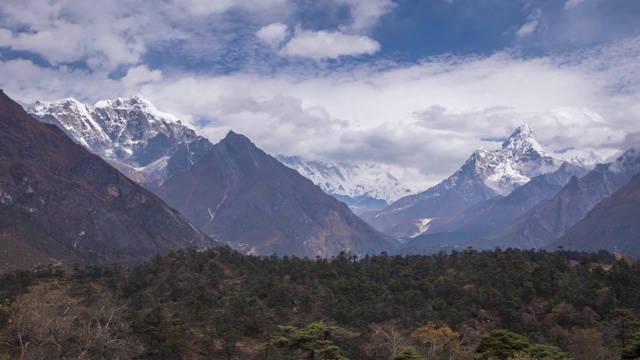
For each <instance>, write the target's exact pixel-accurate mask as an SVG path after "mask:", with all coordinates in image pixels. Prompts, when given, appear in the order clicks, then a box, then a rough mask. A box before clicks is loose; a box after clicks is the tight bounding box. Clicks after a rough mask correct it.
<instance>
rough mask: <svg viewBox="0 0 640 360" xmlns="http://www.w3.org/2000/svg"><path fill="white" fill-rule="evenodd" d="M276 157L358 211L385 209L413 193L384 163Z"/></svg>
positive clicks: (358, 212) (355, 211)
mask: <svg viewBox="0 0 640 360" xmlns="http://www.w3.org/2000/svg"><path fill="white" fill-rule="evenodd" d="M276 159H278V160H279V161H280V162H282V163H283V164H285V165H287V166H288V167H290V168H292V169H294V170H296V171H297V172H299V173H300V174H301V175H302V176H304V177H306V178H307V179H309V180H311V181H312V182H313V183H314V184H316V185H318V186H319V187H320V188H321V189H322V190H323V191H324V192H325V193H327V194H329V195H331V196H333V197H335V198H336V199H338V200H340V201H342V202H344V203H345V204H347V205H349V207H350V208H351V210H352V211H353V212H354V213H356V214H363V213H366V212H371V211H379V210H382V209H383V208H385V207H387V206H389V204H391V203H392V202H394V201H396V200H398V199H399V198H401V197H403V196H407V195H409V194H411V190H409V188H408V187H406V186H404V185H403V184H402V183H401V182H400V181H399V180H398V179H397V178H395V177H394V176H393V175H391V173H389V171H388V170H387V169H385V168H384V167H382V166H381V165H376V164H347V163H337V164H333V163H328V162H323V161H310V160H305V159H303V158H301V157H299V156H277V157H276Z"/></svg>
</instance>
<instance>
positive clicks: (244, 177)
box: [158, 132, 390, 258]
mask: <svg viewBox="0 0 640 360" xmlns="http://www.w3.org/2000/svg"><path fill="white" fill-rule="evenodd" d="M158 194H160V196H161V197H162V198H164V199H165V200H166V201H167V203H169V204H171V205H172V206H174V207H175V208H176V209H178V210H179V211H180V212H181V213H182V214H184V215H185V216H186V217H187V218H189V219H191V221H193V223H194V224H195V225H196V226H198V227H199V228H200V229H202V230H203V231H204V232H205V233H207V234H209V235H211V236H214V237H215V238H216V239H219V240H221V241H223V242H225V243H228V244H230V245H231V246H233V247H234V248H237V249H240V250H243V251H245V252H248V253H256V254H262V255H271V254H273V253H278V254H281V255H282V254H289V255H298V256H309V257H311V258H313V257H315V256H323V257H330V256H334V255H337V254H338V253H340V252H341V251H346V252H352V253H354V254H366V253H369V254H373V253H379V252H381V251H387V250H389V248H390V244H389V242H388V241H387V240H386V239H385V238H384V236H383V235H382V234H380V233H378V232H377V231H375V230H374V229H373V228H372V227H371V226H369V225H368V224H366V223H365V222H364V221H362V220H361V219H360V218H358V217H357V216H355V215H353V213H352V212H351V211H350V210H349V208H348V207H347V206H346V205H344V204H342V203H340V202H338V201H337V200H335V199H334V198H332V197H331V196H329V195H327V194H325V193H324V192H323V191H322V190H321V189H320V188H319V187H317V186H315V185H314V184H313V183H312V182H311V181H310V180H308V179H306V178H304V177H303V176H302V175H300V174H299V173H298V172H296V171H295V170H293V169H290V168H288V167H286V166H285V165H283V164H282V163H280V162H279V161H278V160H276V159H274V158H273V157H271V156H269V155H267V154H266V153H264V152H263V151H262V150H260V149H258V148H257V147H256V146H255V145H254V144H253V143H251V141H249V139H247V138H246V137H244V136H242V135H238V134H235V133H233V132H230V133H229V134H228V135H227V136H226V137H225V138H224V139H223V140H222V141H220V143H218V144H216V145H214V147H213V149H212V150H211V151H210V152H209V153H208V154H207V155H205V156H204V157H203V158H202V160H200V161H199V162H198V163H196V164H195V165H194V166H193V167H192V168H191V169H189V170H188V171H186V172H182V173H178V174H176V175H175V176H173V177H172V178H170V179H169V180H167V181H166V182H165V183H164V184H162V185H161V186H160V187H159V188H158Z"/></svg>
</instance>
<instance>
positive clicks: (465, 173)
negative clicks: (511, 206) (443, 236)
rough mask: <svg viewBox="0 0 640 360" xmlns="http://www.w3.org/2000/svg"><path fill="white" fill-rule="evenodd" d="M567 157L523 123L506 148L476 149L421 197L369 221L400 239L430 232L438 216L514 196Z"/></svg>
mask: <svg viewBox="0 0 640 360" xmlns="http://www.w3.org/2000/svg"><path fill="white" fill-rule="evenodd" d="M562 164H564V161H562V160H558V159H555V158H553V157H551V156H549V155H547V154H546V153H545V152H544V150H542V147H541V146H540V144H538V142H537V141H536V140H535V138H534V136H533V131H532V130H531V127H529V126H528V125H522V126H520V127H518V128H517V129H516V130H515V131H514V132H513V134H512V135H511V136H510V137H509V139H508V140H507V141H505V142H504V143H503V144H502V149H499V150H495V151H489V150H485V149H479V150H476V151H475V152H474V153H473V154H472V155H471V157H470V158H469V159H468V160H467V161H466V162H465V164H464V165H463V166H462V167H461V168H460V169H459V170H458V171H456V172H455V173H454V174H453V175H451V176H450V177H449V178H447V179H446V180H444V181H442V182H441V183H439V184H438V185H436V186H434V187H432V188H430V189H428V190H426V191H423V192H421V193H419V194H416V195H410V196H407V197H404V198H401V199H399V200H398V201H396V202H395V203H393V204H391V205H390V206H389V207H387V208H385V209H384V210H383V211H381V212H379V213H378V214H375V215H374V216H371V217H368V218H367V220H368V221H369V222H370V223H371V224H372V225H374V226H375V227H376V228H377V229H379V230H381V231H382V232H385V233H387V234H390V235H393V236H397V237H415V236H418V235H420V234H423V233H425V232H427V231H428V230H429V223H430V222H431V221H432V220H433V219H435V218H441V217H450V216H456V215H458V214H460V213H462V212H463V211H464V210H465V209H467V208H469V207H470V206H472V205H474V204H477V203H479V202H481V201H485V200H488V199H490V198H492V197H494V196H498V195H502V196H504V195H508V194H509V193H511V192H512V191H513V190H515V189H516V188H518V187H520V186H521V185H524V184H526V183H527V182H529V180H531V178H533V177H535V176H537V175H540V174H543V173H548V172H553V171H555V170H557V169H558V168H560V166H561V165H562Z"/></svg>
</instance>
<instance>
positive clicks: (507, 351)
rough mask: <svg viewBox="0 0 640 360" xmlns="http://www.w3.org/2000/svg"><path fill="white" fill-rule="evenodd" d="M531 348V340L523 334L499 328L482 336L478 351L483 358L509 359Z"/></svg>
mask: <svg viewBox="0 0 640 360" xmlns="http://www.w3.org/2000/svg"><path fill="white" fill-rule="evenodd" d="M528 348H529V340H527V338H525V337H524V336H522V335H519V334H516V333H513V332H511V331H509V330H504V329H498V330H493V331H491V332H490V333H489V334H488V335H485V336H483V337H482V338H480V345H478V347H477V348H476V352H477V353H480V354H482V356H481V358H482V359H491V358H496V359H508V358H509V357H511V356H514V355H517V354H519V353H524V352H525V351H526V350H527V349H528Z"/></svg>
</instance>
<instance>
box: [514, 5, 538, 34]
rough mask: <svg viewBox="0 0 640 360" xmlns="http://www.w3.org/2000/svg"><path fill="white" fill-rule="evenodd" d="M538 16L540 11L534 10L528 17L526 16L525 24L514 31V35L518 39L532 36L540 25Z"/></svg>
mask: <svg viewBox="0 0 640 360" xmlns="http://www.w3.org/2000/svg"><path fill="white" fill-rule="evenodd" d="M540 16H541V11H540V9H536V10H534V11H533V12H532V13H531V14H529V16H527V22H526V23H525V24H524V25H522V26H521V27H520V28H519V29H518V30H517V31H516V35H517V36H519V37H525V36H529V35H531V34H533V32H534V31H536V29H537V28H538V25H539V24H540Z"/></svg>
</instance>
